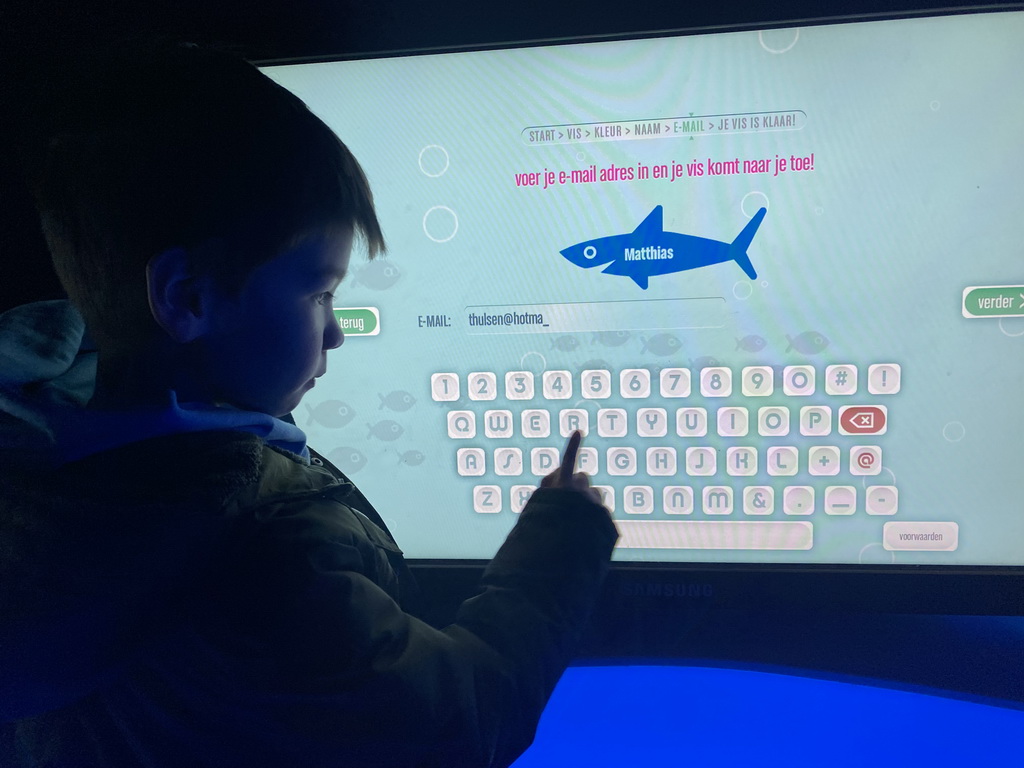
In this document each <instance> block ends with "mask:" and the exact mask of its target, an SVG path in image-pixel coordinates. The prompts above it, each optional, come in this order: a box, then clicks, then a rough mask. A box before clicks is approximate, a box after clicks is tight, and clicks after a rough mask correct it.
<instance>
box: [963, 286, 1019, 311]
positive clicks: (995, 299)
mask: <svg viewBox="0 0 1024 768" xmlns="http://www.w3.org/2000/svg"><path fill="white" fill-rule="evenodd" d="M963 313H964V317H1024V285H981V286H975V287H970V288H964V306H963Z"/></svg>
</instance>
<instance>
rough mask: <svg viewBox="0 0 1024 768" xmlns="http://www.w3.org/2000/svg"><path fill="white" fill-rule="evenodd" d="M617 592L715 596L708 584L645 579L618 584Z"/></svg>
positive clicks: (700, 597) (697, 597) (639, 595)
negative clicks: (645, 580)
mask: <svg viewBox="0 0 1024 768" xmlns="http://www.w3.org/2000/svg"><path fill="white" fill-rule="evenodd" d="M619 594H620V595H621V596H623V597H671V598H688V599H706V598H711V597H714V596H715V589H714V587H712V586H711V585H710V584H699V583H690V584H687V583H680V582H671V581H647V582H639V583H632V584H620V585H619Z"/></svg>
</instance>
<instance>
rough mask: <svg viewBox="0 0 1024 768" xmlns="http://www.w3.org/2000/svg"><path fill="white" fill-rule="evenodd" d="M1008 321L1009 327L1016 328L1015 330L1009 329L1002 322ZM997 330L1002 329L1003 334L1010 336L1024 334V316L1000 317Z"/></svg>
mask: <svg viewBox="0 0 1024 768" xmlns="http://www.w3.org/2000/svg"><path fill="white" fill-rule="evenodd" d="M1007 321H1009V325H1010V328H1017V329H1018V330H1016V331H1011V330H1009V329H1008V328H1007V327H1006V326H1005V325H1004V324H1003V323H1005V322H1007ZM999 330H1000V331H1002V333H1003V335H1005V336H1010V337H1011V338H1014V337H1017V336H1024V317H1000V318H999Z"/></svg>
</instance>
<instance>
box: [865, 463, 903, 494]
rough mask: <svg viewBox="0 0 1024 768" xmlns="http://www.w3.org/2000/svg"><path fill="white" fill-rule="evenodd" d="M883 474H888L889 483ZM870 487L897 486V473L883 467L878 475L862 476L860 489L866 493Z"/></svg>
mask: <svg viewBox="0 0 1024 768" xmlns="http://www.w3.org/2000/svg"><path fill="white" fill-rule="evenodd" d="M883 472H887V473H888V474H889V481H888V482H886V481H885V480H883V479H882V473H883ZM868 485H896V473H895V472H893V471H892V470H891V469H889V468H888V467H886V466H883V467H882V468H881V469H880V471H879V472H878V474H877V475H862V476H861V478H860V487H861V488H863V489H864V490H865V491H866V490H867V489H868Z"/></svg>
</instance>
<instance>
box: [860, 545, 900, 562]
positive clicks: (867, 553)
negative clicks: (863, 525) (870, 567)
mask: <svg viewBox="0 0 1024 768" xmlns="http://www.w3.org/2000/svg"><path fill="white" fill-rule="evenodd" d="M857 562H859V563H895V562H896V553H895V552H890V551H889V550H887V549H886V548H885V547H883V546H882V545H881V544H868V545H867V546H865V547H863V548H862V549H861V551H860V553H859V554H858V555H857Z"/></svg>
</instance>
